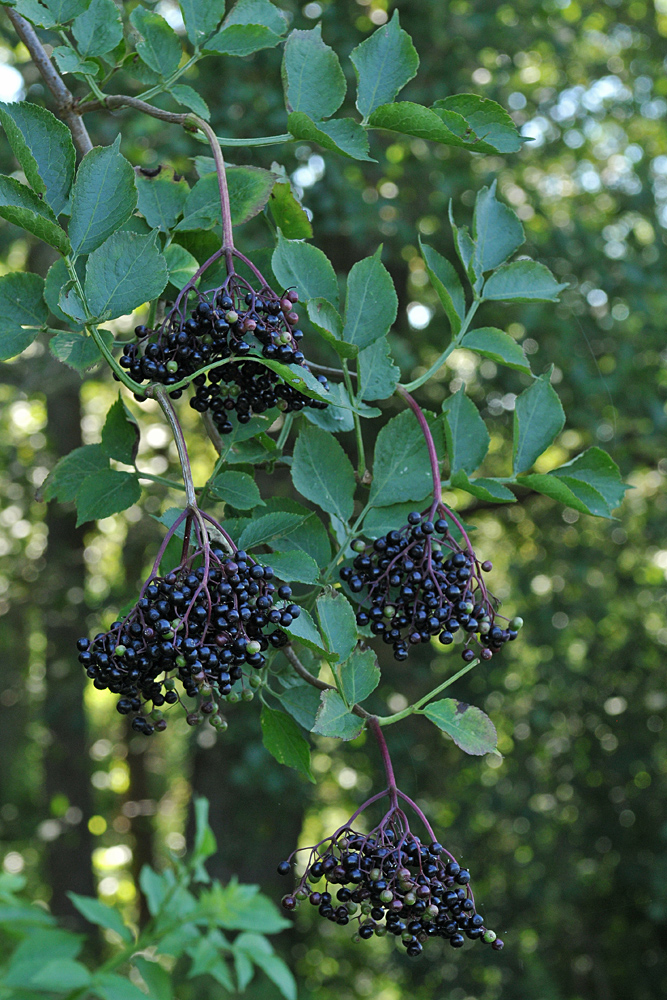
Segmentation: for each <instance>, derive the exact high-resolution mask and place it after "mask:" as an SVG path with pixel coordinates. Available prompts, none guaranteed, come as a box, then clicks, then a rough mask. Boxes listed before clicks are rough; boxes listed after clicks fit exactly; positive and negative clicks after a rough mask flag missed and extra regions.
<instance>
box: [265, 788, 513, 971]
mask: <svg viewBox="0 0 667 1000" xmlns="http://www.w3.org/2000/svg"><path fill="white" fill-rule="evenodd" d="M398 794H399V795H401V794H402V793H400V792H399V793H398ZM402 797H403V798H404V799H405V800H406V801H408V802H410V800H408V799H407V797H406V796H402ZM371 801H373V800H371ZM367 804H368V803H367ZM410 804H411V805H414V803H410ZM363 808H365V807H362V809H363ZM360 811H361V810H360ZM356 815H357V814H355V816H356ZM352 819H354V817H353V818H352ZM351 823H352V820H351V821H350V823H348V824H346V825H345V826H344V827H341V829H339V830H337V831H336V833H334V834H333V835H332V836H331V837H329V838H327V839H326V840H324V841H322V842H321V843H320V844H317V845H316V846H315V847H314V848H310V849H309V850H310V854H309V859H308V864H307V867H306V870H305V872H304V874H303V877H302V878H301V879H300V881H299V883H298V884H297V887H296V889H295V891H294V892H292V893H289V894H288V895H286V896H284V897H283V900H282V905H283V907H284V908H285V909H286V910H294V909H296V908H297V906H298V905H299V904H300V903H301V902H302V901H305V900H308V902H309V903H310V904H311V905H312V906H314V907H317V911H318V913H319V914H320V916H322V917H324V918H325V919H326V920H329V921H331V922H332V923H337V924H341V925H346V924H349V923H350V921H353V922H356V923H357V935H358V937H359V938H361V939H362V940H365V939H368V938H371V937H373V935H376V936H377V937H382V936H384V935H386V934H388V933H389V934H393V935H395V936H396V937H400V939H401V942H402V944H403V946H404V947H405V949H406V950H407V953H408V955H411V956H417V955H420V954H421V952H422V950H423V946H424V944H425V943H426V941H427V940H428V939H429V938H431V937H440V938H445V939H446V940H448V941H449V943H450V945H451V946H452V947H453V948H460V947H461V946H462V945H463V944H464V942H465V938H466V937H467V938H470V940H473V941H475V940H479V941H484V942H486V943H487V944H490V945H491V946H492V947H493V948H494V949H496V950H497V951H499V950H500V949H501V948H502V947H503V942H502V941H501V940H500V939H499V938H498V937H497V936H496V934H495V932H494V931H492V930H489V929H487V928H486V927H485V925H484V919H483V917H482V916H481V914H479V913H477V912H476V909H475V900H474V897H473V894H472V891H471V889H470V885H469V883H470V872H469V871H467V869H465V868H462V867H461V866H460V865H459V864H458V863H457V862H456V860H455V859H454V858H453V857H452V855H451V854H449V853H448V852H447V851H446V850H445V849H444V848H443V846H442V845H441V844H439V843H437V842H436V841H433V842H432V843H430V844H423V843H422V842H421V841H420V839H419V837H417V836H415V835H414V834H413V833H412V832H411V831H410V827H409V824H408V821H407V817H406V815H405V813H404V812H403V810H402V809H400V808H398V806H394V807H393V808H392V809H390V811H389V812H388V813H387V815H386V816H385V818H384V819H383V821H382V823H381V824H380V825H379V826H378V827H376V829H374V830H373V831H372V832H371V833H369V834H363V833H359V832H357V831H355V830H354V829H353V827H352V825H351ZM291 870H292V864H291V862H290V861H283V862H281V864H280V865H279V866H278V872H279V873H280V874H281V875H288V874H289V873H290V871H291ZM334 893H335V898H334Z"/></svg>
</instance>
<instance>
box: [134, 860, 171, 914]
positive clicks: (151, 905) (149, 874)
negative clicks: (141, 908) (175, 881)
mask: <svg viewBox="0 0 667 1000" xmlns="http://www.w3.org/2000/svg"><path fill="white" fill-rule="evenodd" d="M139 886H140V887H141V891H142V892H143V894H144V896H145V897H146V902H147V904H148V912H149V913H150V914H151V916H153V917H154V916H155V915H156V914H157V913H159V911H160V908H161V906H162V903H163V902H164V900H165V897H166V895H167V892H168V891H169V888H170V884H169V881H168V879H167V878H166V876H165V875H160V874H159V873H158V872H156V871H154V870H153V869H152V868H151V867H150V866H149V865H144V866H143V867H142V869H141V871H140V873H139Z"/></svg>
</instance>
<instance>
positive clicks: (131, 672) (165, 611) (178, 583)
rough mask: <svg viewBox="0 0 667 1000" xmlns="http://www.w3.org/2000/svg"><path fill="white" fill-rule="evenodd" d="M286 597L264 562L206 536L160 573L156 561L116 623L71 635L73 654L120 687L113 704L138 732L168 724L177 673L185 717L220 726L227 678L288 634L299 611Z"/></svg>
mask: <svg viewBox="0 0 667 1000" xmlns="http://www.w3.org/2000/svg"><path fill="white" fill-rule="evenodd" d="M172 530H173V529H172ZM197 562H200V563H202V565H199V566H196V564H197ZM291 596H292V590H291V588H290V587H289V586H287V585H283V586H276V584H274V583H273V570H272V569H271V567H270V566H260V565H259V564H258V563H257V562H255V561H254V560H253V559H252V558H251V557H250V556H249V555H248V554H247V553H246V552H244V551H240V550H237V551H235V552H234V554H233V555H229V554H227V553H225V552H224V551H223V550H222V549H220V548H216V547H209V546H208V540H206V541H205V542H204V544H203V545H200V547H199V549H197V550H196V551H195V552H194V553H193V554H192V555H190V556H188V557H187V558H186V559H184V561H183V562H182V564H181V565H180V566H179V567H178V568H177V569H175V570H173V572H170V573H167V574H166V575H164V576H159V575H156V573H155V568H154V572H153V573H152V574H151V576H150V577H149V579H148V581H147V582H146V584H145V585H144V587H143V588H142V591H141V594H140V597H139V600H138V601H137V603H136V605H135V606H134V608H133V609H132V610H131V611H130V613H129V614H128V615H127V617H126V618H125V619H124V620H123V621H117V622H114V623H113V625H112V626H111V628H110V629H109V631H108V632H102V633H100V634H99V635H96V636H95V638H94V639H93V640H92V641H91V640H89V639H86V638H82V639H79V640H78V642H77V647H78V649H79V661H80V663H81V664H82V665H83V667H84V668H85V670H86V673H87V674H88V676H89V677H91V678H92V679H93V683H94V685H95V687H96V688H98V689H100V690H105V689H108V690H109V691H111V692H113V693H114V694H118V695H120V698H119V701H118V704H117V705H116V708H117V709H118V711H119V712H120V713H121V714H122V715H132V716H133V719H132V728H133V729H134V730H135V731H136V732H139V733H144V734H146V735H150V734H151V733H153V732H156V731H157V732H161V731H162V730H164V729H166V726H167V722H166V719H165V718H164V715H163V712H162V709H163V707H164V706H165V705H167V706H170V705H173V704H175V703H176V702H181V703H182V701H181V695H180V694H179V693H178V692H177V689H176V680H178V681H180V684H181V687H182V691H183V693H184V694H185V695H187V696H188V697H189V698H194V699H196V700H197V706H196V707H195V708H194V709H189V710H188V715H187V721H188V723H189V724H190V725H197V724H199V723H200V722H202V721H203V719H204V718H208V719H209V721H210V722H211V724H212V725H213V726H214V727H215V728H218V729H223V728H226V722H225V720H224V719H223V718H222V716H221V715H220V714H219V704H218V702H219V700H220V699H224V698H230V700H237V696H236V695H235V693H233V692H232V685H233V684H234V682H236V681H239V680H241V679H242V678H243V666H244V665H247V666H249V667H252V668H254V669H257V670H259V669H260V668H261V667H263V666H264V664H265V662H266V657H265V656H264V655H263V654H264V653H265V651H266V650H267V649H268V648H269V646H273V647H275V648H278V647H280V646H284V645H285V644H286V643H287V642H289V637H288V636H287V634H286V633H285V632H284V631H283V630H282V628H281V627H280V626H283V627H288V626H289V625H291V624H292V621H293V620H294V619H295V618H298V617H299V614H300V613H301V610H300V608H299V607H298V605H296V604H292V603H291V601H290V598H291ZM252 682H253V678H252V676H251V677H250V684H251V687H253V686H254V685H253V683H252ZM150 706H152V708H151V707H150Z"/></svg>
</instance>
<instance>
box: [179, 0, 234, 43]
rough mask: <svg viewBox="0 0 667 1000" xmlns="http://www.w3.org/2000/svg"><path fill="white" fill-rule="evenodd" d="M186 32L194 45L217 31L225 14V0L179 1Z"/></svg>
mask: <svg viewBox="0 0 667 1000" xmlns="http://www.w3.org/2000/svg"><path fill="white" fill-rule="evenodd" d="M179 2H180V5H181V10H182V11H183V20H184V21H185V30H186V31H187V33H188V38H189V39H190V41H191V42H192V43H193V45H198V44H199V43H200V42H202V41H203V39H204V38H206V37H207V36H208V35H210V34H211V32H213V31H215V29H216V28H217V27H218V24H219V23H220V21H221V20H222V17H223V14H224V13H225V0H179Z"/></svg>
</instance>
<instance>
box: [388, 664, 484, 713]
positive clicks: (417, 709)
mask: <svg viewBox="0 0 667 1000" xmlns="http://www.w3.org/2000/svg"><path fill="white" fill-rule="evenodd" d="M479 662H480V661H479V659H477V660H472V662H471V663H466V665H465V667H462V668H461V669H460V670H459V671H457V672H456V673H455V674H454V675H453V676H452V677H448V678H447V680H446V681H443V682H442V684H438V686H437V687H436V688H433V690H432V691H429V693H428V694H425V695H424V697H423V698H420V699H419V700H418V701H416V702H414V704H412V705H408V707H407V708H404V709H402V710H401V711H400V712H396V713H395V714H394V715H383V716H379V717H378V723H379V725H381V726H392V725H393V724H394V723H395V722H400V721H401V719H407V717H408V716H409V715H415V714H421V712H422V709H423V707H424V705H426V704H427V703H428V702H429V701H431V699H432V698H435V697H436V695H439V694H440V693H441V692H442V691H446V690H447V688H448V687H450V685H452V684H454V682H455V681H457V680H458V679H459V678H460V677H463V676H464V675H465V674H467V673H468V671H469V670H472V668H473V667H476V666H477V665H478V664H479Z"/></svg>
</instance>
